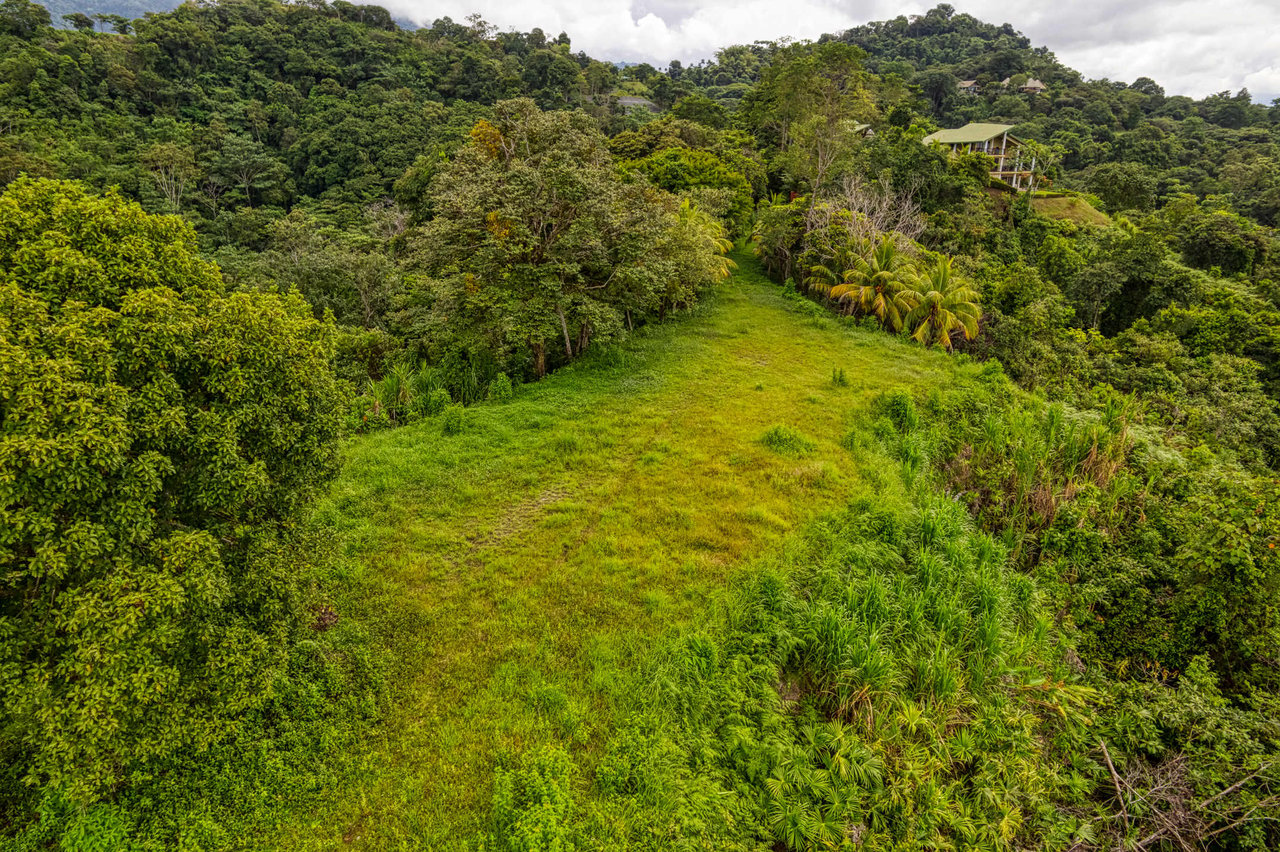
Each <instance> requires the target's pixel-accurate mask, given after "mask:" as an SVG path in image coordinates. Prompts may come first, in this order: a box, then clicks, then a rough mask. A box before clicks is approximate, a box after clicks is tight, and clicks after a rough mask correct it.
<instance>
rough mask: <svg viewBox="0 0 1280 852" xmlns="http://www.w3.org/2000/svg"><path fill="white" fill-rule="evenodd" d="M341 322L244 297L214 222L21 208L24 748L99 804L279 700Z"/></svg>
mask: <svg viewBox="0 0 1280 852" xmlns="http://www.w3.org/2000/svg"><path fill="white" fill-rule="evenodd" d="M330 350H331V346H330V342H329V330H328V328H327V327H326V326H324V325H322V324H320V323H318V322H316V321H315V320H314V319H313V318H312V314H311V311H310V309H309V308H308V307H307V305H306V304H305V303H304V302H303V301H302V300H301V299H300V298H297V297H289V298H286V297H282V296H278V295H271V294H258V293H236V294H231V295H228V294H226V293H225V292H224V290H223V286H222V282H221V278H220V275H219V273H218V270H217V268H216V267H214V266H213V265H211V264H209V263H207V262H205V261H203V260H201V259H200V258H199V256H198V254H197V252H196V246H195V235H194V233H193V232H192V230H191V228H190V226H188V225H187V224H185V223H184V222H182V221H181V220H179V219H177V218H173V217H154V216H150V215H148V214H146V213H145V212H143V210H142V209H141V208H140V207H139V206H138V205H136V204H134V203H131V202H128V201H125V200H124V199H122V198H121V197H120V196H118V195H116V194H113V193H112V194H107V195H105V196H94V195H91V194H89V193H87V192H86V191H85V190H84V189H83V188H82V187H80V186H79V185H77V184H73V183H62V182H57V181H50V180H33V179H29V178H22V179H19V180H18V181H16V182H14V183H13V184H11V185H10V186H9V187H8V189H7V190H6V191H5V192H4V194H3V195H0V707H2V708H3V710H2V711H0V713H2V715H0V750H2V751H3V754H4V755H5V757H6V759H8V760H9V761H10V762H11V763H16V764H18V765H19V766H20V767H21V768H22V774H23V775H24V776H25V778H26V779H27V780H28V781H30V782H32V783H36V784H41V785H45V786H47V787H48V788H51V789H54V790H58V791H60V793H61V794H63V795H66V796H70V797H72V798H74V799H79V800H81V801H85V800H90V799H93V798H94V797H96V796H98V795H100V794H102V793H103V792H104V791H106V790H108V789H109V788H111V787H112V786H113V785H115V784H117V783H118V782H120V781H121V780H122V779H123V778H124V777H125V776H126V775H128V774H129V773H133V772H135V771H137V770H138V769H140V768H142V767H144V766H145V765H146V764H147V763H148V762H149V761H153V760H156V759H160V758H164V757H166V756H168V755H171V754H174V753H176V752H178V751H180V750H183V749H186V748H194V749H198V748H201V747H203V746H206V745H208V744H210V743H212V742H215V741H217V740H218V739H219V738H221V737H224V736H226V735H227V734H228V732H229V731H231V730H233V729H234V727H235V725H236V721H237V719H238V718H239V717H240V716H241V714H243V713H244V712H246V711H248V710H251V709H252V708H254V707H256V706H258V705H260V704H261V703H262V702H264V701H268V700H270V698H271V696H272V695H273V694H274V690H275V684H276V681H277V678H278V677H279V676H280V673H281V672H282V670H283V668H284V666H285V665H286V664H287V662H288V658H289V648H290V644H291V640H292V637H293V631H295V630H296V629H298V627H299V616H300V615H301V613H302V612H303V596H304V593H305V591H306V588H307V573H306V572H305V571H304V570H302V567H303V566H302V564H301V561H300V559H299V556H298V554H297V553H296V548H295V546H294V545H293V543H292V541H293V539H294V530H295V528H296V525H297V521H298V517H299V515H298V513H299V511H300V509H302V507H303V506H305V504H306V503H307V502H308V500H309V499H310V498H311V496H312V495H313V494H314V493H315V492H316V490H317V489H318V488H319V487H321V486H322V485H323V484H324V483H325V482H326V480H327V479H328V477H329V476H330V475H331V474H332V473H333V471H334V469H335V465H336V446H335V440H336V437H337V427H338V424H337V421H336V416H335V411H337V409H338V407H339V406H338V399H337V394H336V391H335V385H334V381H333V378H332V376H331V373H330V368H329V360H330V357H331V351H330Z"/></svg>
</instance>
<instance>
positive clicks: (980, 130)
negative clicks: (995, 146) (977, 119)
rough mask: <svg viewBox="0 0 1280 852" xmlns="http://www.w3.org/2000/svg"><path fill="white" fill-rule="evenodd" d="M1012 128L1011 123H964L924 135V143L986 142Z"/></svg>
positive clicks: (963, 143)
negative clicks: (953, 127) (953, 128)
mask: <svg viewBox="0 0 1280 852" xmlns="http://www.w3.org/2000/svg"><path fill="white" fill-rule="evenodd" d="M1012 129H1013V125H1012V124H966V125H965V126H964V127H957V128H956V129H955V130H939V131H938V132H937V133H930V134H929V135H928V136H926V137H924V142H925V144H928V143H930V142H937V143H939V144H941V145H967V144H972V143H975V142H986V141H987V140H988V139H994V138H996V137H997V136H1000V135H1001V134H1003V133H1008V132H1009V131H1010V130H1012Z"/></svg>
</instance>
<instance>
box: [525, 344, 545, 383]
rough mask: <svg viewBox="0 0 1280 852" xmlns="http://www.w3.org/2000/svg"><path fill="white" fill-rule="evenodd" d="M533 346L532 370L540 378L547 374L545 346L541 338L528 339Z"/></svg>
mask: <svg viewBox="0 0 1280 852" xmlns="http://www.w3.org/2000/svg"><path fill="white" fill-rule="evenodd" d="M529 343H530V345H531V346H532V347H533V372H534V373H535V374H537V376H538V378H542V377H543V376H545V375H546V374H547V348H546V347H545V346H543V345H542V341H541V340H537V341H533V340H531V341H529Z"/></svg>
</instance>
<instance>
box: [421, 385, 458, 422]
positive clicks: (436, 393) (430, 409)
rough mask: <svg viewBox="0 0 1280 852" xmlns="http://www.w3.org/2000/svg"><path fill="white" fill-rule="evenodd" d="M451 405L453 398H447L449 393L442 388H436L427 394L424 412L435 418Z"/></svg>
mask: <svg viewBox="0 0 1280 852" xmlns="http://www.w3.org/2000/svg"><path fill="white" fill-rule="evenodd" d="M452 404H453V397H451V396H449V391H447V390H445V389H444V388H436V389H435V390H433V391H431V392H430V393H428V394H427V396H426V404H425V406H424V412H425V413H426V414H428V415H430V416H431V417H435V416H436V415H437V414H439V413H441V412H442V411H444V410H445V409H447V408H449V406H451V405H452Z"/></svg>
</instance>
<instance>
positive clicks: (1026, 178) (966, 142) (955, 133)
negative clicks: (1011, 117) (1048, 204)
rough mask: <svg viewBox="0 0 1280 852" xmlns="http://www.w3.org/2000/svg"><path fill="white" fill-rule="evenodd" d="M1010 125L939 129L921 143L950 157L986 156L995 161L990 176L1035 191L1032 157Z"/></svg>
mask: <svg viewBox="0 0 1280 852" xmlns="http://www.w3.org/2000/svg"><path fill="white" fill-rule="evenodd" d="M1012 129H1013V125H1011V124H966V125H965V126H964V127H957V128H955V129H954V130H939V131H938V132H936V133H930V134H929V135H928V136H926V137H924V139H923V140H922V141H923V142H924V144H926V145H932V144H935V143H936V144H938V145H941V146H942V147H944V148H947V149H948V150H950V151H951V153H953V154H974V153H976V154H986V155H987V156H989V157H991V158H993V159H994V160H995V161H996V167H995V168H994V169H992V170H991V177H992V178H994V179H995V180H998V181H1002V182H1004V183H1007V184H1008V185H1009V186H1011V187H1013V188H1014V189H1017V190H1024V189H1025V190H1028V191H1029V190H1032V189H1034V188H1035V183H1036V178H1035V168H1036V158H1035V154H1033V153H1032V152H1030V151H1028V150H1026V143H1024V142H1023V141H1022V140H1021V139H1019V138H1018V137H1016V136H1014V135H1013V134H1011V133H1010V132H1009V131H1010V130H1012Z"/></svg>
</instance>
